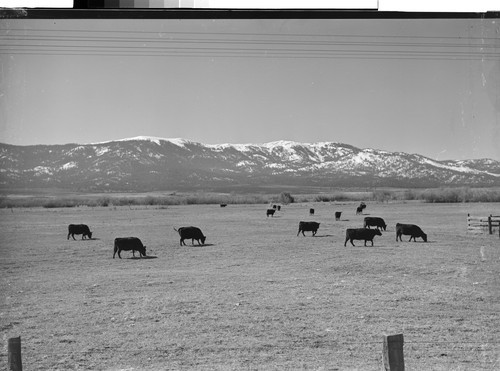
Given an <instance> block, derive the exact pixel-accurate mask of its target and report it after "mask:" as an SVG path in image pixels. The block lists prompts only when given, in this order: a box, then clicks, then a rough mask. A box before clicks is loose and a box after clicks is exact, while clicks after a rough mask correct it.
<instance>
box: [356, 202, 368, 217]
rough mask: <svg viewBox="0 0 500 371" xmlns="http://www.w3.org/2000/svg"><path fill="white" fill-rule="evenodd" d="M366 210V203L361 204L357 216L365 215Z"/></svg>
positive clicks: (357, 209)
mask: <svg viewBox="0 0 500 371" xmlns="http://www.w3.org/2000/svg"><path fill="white" fill-rule="evenodd" d="M364 209H366V204H365V203H364V202H361V203H360V204H359V206H358V207H357V208H356V215H357V214H363V210H364Z"/></svg>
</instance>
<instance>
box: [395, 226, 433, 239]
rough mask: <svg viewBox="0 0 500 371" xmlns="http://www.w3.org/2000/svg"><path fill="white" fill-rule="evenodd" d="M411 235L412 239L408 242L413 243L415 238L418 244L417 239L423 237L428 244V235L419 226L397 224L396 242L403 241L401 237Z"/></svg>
mask: <svg viewBox="0 0 500 371" xmlns="http://www.w3.org/2000/svg"><path fill="white" fill-rule="evenodd" d="M403 234H404V235H409V236H410V239H409V240H408V241H411V239H412V238H413V241H415V242H417V240H416V238H417V237H422V239H423V240H424V242H427V235H426V234H425V233H424V231H423V230H422V229H420V227H419V226H418V225H415V224H401V223H397V224H396V241H397V240H398V238H399V240H400V241H403V240H402V239H401V235H403Z"/></svg>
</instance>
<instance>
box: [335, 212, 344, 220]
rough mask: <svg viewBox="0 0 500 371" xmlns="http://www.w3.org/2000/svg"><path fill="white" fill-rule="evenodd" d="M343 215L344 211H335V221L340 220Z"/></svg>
mask: <svg viewBox="0 0 500 371" xmlns="http://www.w3.org/2000/svg"><path fill="white" fill-rule="evenodd" d="M341 215H342V211H335V220H340V216H341Z"/></svg>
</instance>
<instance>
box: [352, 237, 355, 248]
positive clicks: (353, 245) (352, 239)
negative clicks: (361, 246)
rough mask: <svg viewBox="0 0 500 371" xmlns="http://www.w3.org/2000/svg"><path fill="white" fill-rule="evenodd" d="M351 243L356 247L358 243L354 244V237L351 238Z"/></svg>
mask: <svg viewBox="0 0 500 371" xmlns="http://www.w3.org/2000/svg"><path fill="white" fill-rule="evenodd" d="M351 245H353V246H354V247H356V245H355V244H354V242H353V239H352V238H351Z"/></svg>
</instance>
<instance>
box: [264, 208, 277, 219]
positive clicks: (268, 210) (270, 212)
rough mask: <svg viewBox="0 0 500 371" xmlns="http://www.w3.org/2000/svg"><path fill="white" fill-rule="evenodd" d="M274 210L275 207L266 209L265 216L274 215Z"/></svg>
mask: <svg viewBox="0 0 500 371" xmlns="http://www.w3.org/2000/svg"><path fill="white" fill-rule="evenodd" d="M275 212H276V210H275V209H267V211H266V216H267V217H268V218H269V215H271V216H272V217H274V213H275Z"/></svg>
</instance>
